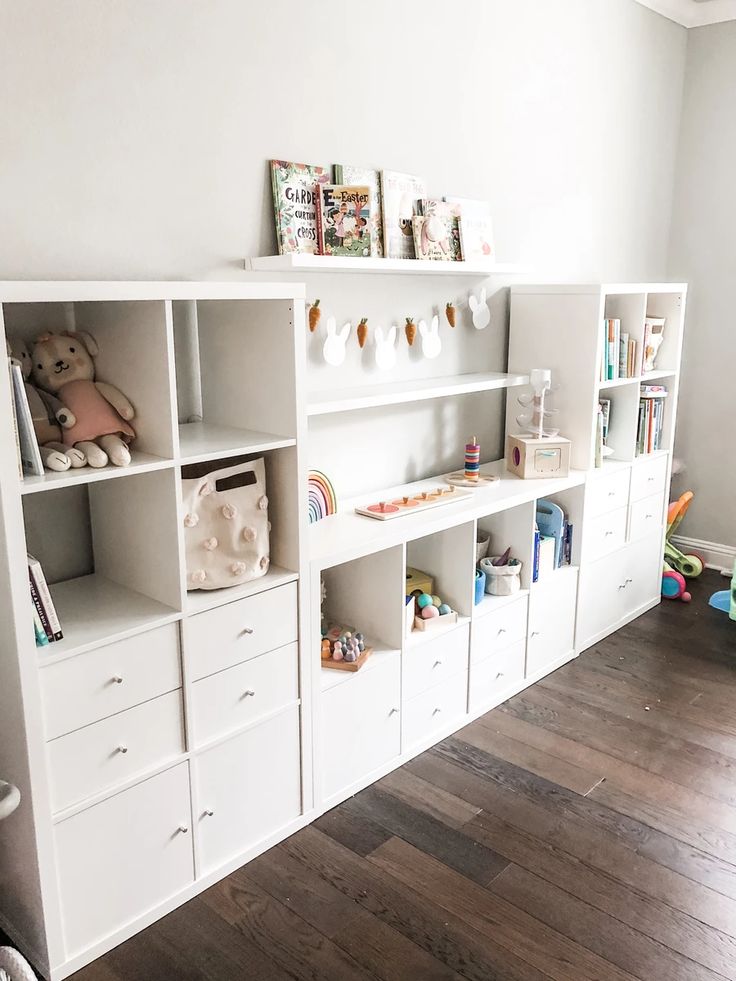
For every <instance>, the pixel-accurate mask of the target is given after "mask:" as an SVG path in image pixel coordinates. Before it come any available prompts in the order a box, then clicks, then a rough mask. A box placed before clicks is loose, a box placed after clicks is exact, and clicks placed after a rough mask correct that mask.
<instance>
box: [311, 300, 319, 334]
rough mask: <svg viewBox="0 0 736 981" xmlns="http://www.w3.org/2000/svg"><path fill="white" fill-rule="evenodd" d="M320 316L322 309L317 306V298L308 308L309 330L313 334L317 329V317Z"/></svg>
mask: <svg viewBox="0 0 736 981" xmlns="http://www.w3.org/2000/svg"><path fill="white" fill-rule="evenodd" d="M321 316H322V311H321V310H320V308H319V300H315V301H314V303H313V304H312V305H311V306H310V308H309V332H310V334H313V333H314V332H315V330H316V329H317V324H318V323H319V318H320V317H321Z"/></svg>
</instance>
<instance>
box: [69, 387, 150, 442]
mask: <svg viewBox="0 0 736 981" xmlns="http://www.w3.org/2000/svg"><path fill="white" fill-rule="evenodd" d="M57 395H58V397H59V398H60V399H61V401H62V402H63V403H64V405H65V406H66V407H67V409H69V410H70V412H72V413H74V416H75V417H76V420H77V421H76V423H75V424H74V425H73V426H72V427H71V428H70V429H64V430H63V431H62V439H63V441H64V443H65V444H66V446H74V444H75V443H81V442H82V441H83V440H92V439H97V437H98V436H113V435H114V436H119V437H120V438H121V439H124V440H125V442H126V443H127V442H129V441H130V440H131V439H133V438H134V437H135V432H134V430H133V429H132V428H131V427H130V426H129V425H128V423H127V422H126V421H125V420H124V419H123V418H122V416H120V415H119V414H118V413H117V412H116V411H115V409H114V408H113V407H112V406H111V405H110V403H109V402H108V401H107V399H105V398H103V397H102V395H100V393H99V391H98V389H97V386H96V385H95V383H94V382H93V381H87V380H86V379H80V380H79V381H70V382H67V384H66V385H62V387H61V388H60V389H59V390H58V392H57Z"/></svg>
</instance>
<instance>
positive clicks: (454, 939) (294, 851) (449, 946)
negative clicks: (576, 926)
mask: <svg viewBox="0 0 736 981" xmlns="http://www.w3.org/2000/svg"><path fill="white" fill-rule="evenodd" d="M283 847H285V848H286V850H287V851H288V852H289V854H290V855H293V856H294V857H295V858H297V859H299V861H301V862H303V863H304V865H305V866H306V867H307V868H308V869H310V870H311V871H312V873H313V874H314V875H318V876H320V877H321V878H323V879H324V880H325V881H327V882H329V883H331V884H332V885H334V886H335V887H336V888H337V889H339V890H340V891H341V892H343V893H344V894H345V895H346V896H349V897H350V898H351V899H352V900H353V901H354V902H356V903H358V905H360V906H361V908H362V909H364V910H365V911H366V912H368V913H371V914H372V915H373V916H375V917H377V918H378V919H379V920H381V921H382V922H383V923H385V924H387V925H388V926H390V927H392V928H393V929H394V930H396V931H397V932H398V933H401V934H402V935H403V936H405V937H406V938H407V939H408V940H411V941H412V942H413V943H414V944H416V945H417V946H418V947H420V948H421V949H422V950H425V951H426V952H427V953H428V954H430V955H431V956H432V957H434V958H435V960H438V961H440V963H442V964H444V965H446V966H447V967H449V968H451V969H452V970H454V971H456V972H457V973H458V974H459V975H461V977H463V978H467V979H468V981H543V979H547V978H549V975H548V974H547V973H545V972H543V971H540V970H538V969H536V968H534V967H532V966H531V965H530V964H528V963H527V962H526V961H524V960H523V959H522V958H521V957H520V956H519V955H518V954H516V953H514V952H510V951H508V950H506V949H505V948H504V947H502V946H501V945H500V944H498V943H497V942H496V940H495V938H494V937H493V935H492V934H488V933H486V934H484V935H483V936H480V935H478V934H477V932H476V931H474V930H472V929H471V928H470V927H468V926H467V925H466V924H465V922H464V921H463V920H462V919H461V918H460V917H457V916H454V915H452V914H450V913H448V912H447V911H446V910H444V909H441V908H439V907H437V906H436V905H435V904H434V903H428V902H426V901H425V900H423V899H421V898H420V897H418V896H417V895H416V893H414V891H413V890H411V889H409V888H407V887H406V886H404V885H403V884H402V883H400V882H398V881H396V880H394V879H392V878H391V877H389V876H386V875H385V874H384V873H382V872H381V871H380V870H378V869H377V868H376V867H375V866H372V865H371V863H370V862H369V861H366V860H364V859H361V858H360V857H359V856H357V855H355V853H354V852H351V851H349V850H348V849H346V848H344V847H343V846H342V845H340V844H338V843H337V842H336V841H334V840H333V839H331V838H329V837H327V836H326V835H324V834H322V833H321V832H319V831H317V830H316V829H315V828H313V827H309V828H305V829H303V831H300V832H299V834H297V835H294V836H293V837H292V838H289V839H288V840H287V841H286V842H284V845H283ZM335 981H337V979H335Z"/></svg>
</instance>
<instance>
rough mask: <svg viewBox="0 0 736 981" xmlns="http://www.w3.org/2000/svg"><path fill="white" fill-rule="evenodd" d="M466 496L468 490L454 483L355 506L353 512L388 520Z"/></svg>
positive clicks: (462, 498) (460, 499)
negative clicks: (459, 487)
mask: <svg viewBox="0 0 736 981" xmlns="http://www.w3.org/2000/svg"><path fill="white" fill-rule="evenodd" d="M468 497H472V494H471V493H470V492H469V491H465V490H457V488H456V487H455V486H454V485H452V486H450V487H433V488H431V489H430V490H426V491H417V492H415V493H410V494H406V495H404V496H402V497H397V498H395V499H394V500H392V501H378V502H376V503H375V504H368V505H366V506H364V507H357V508H356V509H355V513H356V514H362V515H365V517H367V518H376V519H377V520H378V521H389V520H390V519H391V518H400V517H402V516H404V515H406V514H417V513H419V512H420V511H428V510H429V509H430V508H436V507H441V506H442V505H443V504H452V502H453V501H462V500H466V499H467V498H468Z"/></svg>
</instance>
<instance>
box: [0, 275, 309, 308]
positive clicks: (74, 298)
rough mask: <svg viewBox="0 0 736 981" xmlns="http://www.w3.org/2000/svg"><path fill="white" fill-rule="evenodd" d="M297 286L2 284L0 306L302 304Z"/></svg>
mask: <svg viewBox="0 0 736 981" xmlns="http://www.w3.org/2000/svg"><path fill="white" fill-rule="evenodd" d="M304 296H305V291H304V285H303V284H302V283H298V282H284V283H259V282H253V281H248V282H247V283H244V282H241V281H239V280H233V281H232V282H224V283H218V282H211V283H210V282H204V283H203V282H166V281H160V282H157V281H151V282H123V281H121V282H115V281H99V282H97V281H87V282H61V281H57V282H54V281H39V282H31V281H28V282H24V281H11V280H4V281H3V280H0V303H74V302H80V303H83V302H104V301H115V300H302V299H304Z"/></svg>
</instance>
